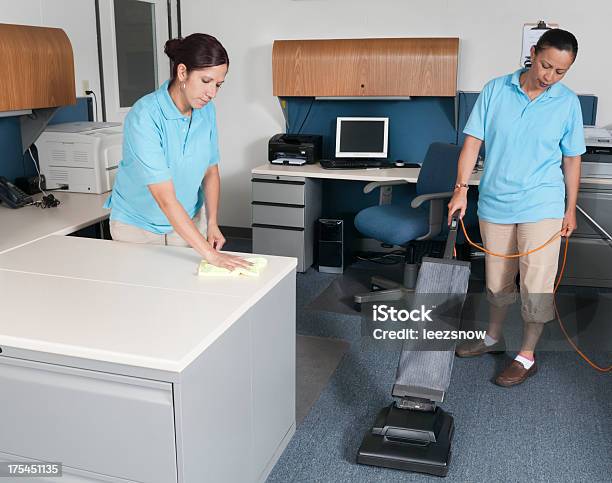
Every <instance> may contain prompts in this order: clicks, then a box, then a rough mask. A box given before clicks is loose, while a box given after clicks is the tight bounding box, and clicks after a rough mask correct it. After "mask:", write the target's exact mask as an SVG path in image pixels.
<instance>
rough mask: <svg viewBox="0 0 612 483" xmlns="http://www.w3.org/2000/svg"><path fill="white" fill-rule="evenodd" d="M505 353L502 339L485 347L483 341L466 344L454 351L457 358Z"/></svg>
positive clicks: (504, 344)
mask: <svg viewBox="0 0 612 483" xmlns="http://www.w3.org/2000/svg"><path fill="white" fill-rule="evenodd" d="M504 352H506V343H505V342H504V339H500V340H498V341H497V342H496V343H495V344H493V345H490V346H486V345H485V343H484V341H483V340H477V341H471V342H466V343H465V344H461V345H460V346H458V347H457V349H455V354H457V356H458V357H476V356H481V355H483V354H487V353H489V354H503V353H504Z"/></svg>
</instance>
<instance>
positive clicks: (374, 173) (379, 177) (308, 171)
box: [251, 163, 480, 185]
mask: <svg viewBox="0 0 612 483" xmlns="http://www.w3.org/2000/svg"><path fill="white" fill-rule="evenodd" d="M420 172H421V168H389V169H381V168H368V169H324V168H322V167H321V165H320V164H319V163H316V164H305V165H303V166H289V165H280V164H271V163H267V164H262V165H261V166H257V167H256V168H254V169H252V170H251V174H260V175H269V176H302V177H304V178H321V179H344V180H352V181H406V182H407V183H416V182H417V179H418V178H419V173H420ZM478 183H480V173H475V174H473V175H472V177H471V178H470V184H471V185H478Z"/></svg>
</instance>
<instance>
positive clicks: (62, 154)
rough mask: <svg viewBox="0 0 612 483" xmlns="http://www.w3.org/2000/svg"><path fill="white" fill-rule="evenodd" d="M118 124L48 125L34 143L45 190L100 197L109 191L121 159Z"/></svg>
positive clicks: (75, 123)
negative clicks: (63, 188) (63, 187)
mask: <svg viewBox="0 0 612 483" xmlns="http://www.w3.org/2000/svg"><path fill="white" fill-rule="evenodd" d="M122 145H123V127H122V125H121V124H120V123H118V122H66V123H61V124H53V125H51V126H48V127H47V128H46V129H45V130H44V131H43V133H42V134H41V135H40V137H39V138H38V140H37V141H36V146H37V148H38V158H39V162H40V171H41V173H42V174H43V175H44V176H45V184H46V187H47V188H49V189H57V188H61V187H62V186H65V187H67V188H65V191H71V192H75V193H96V194H101V193H105V192H107V191H110V190H111V189H112V187H113V183H114V181H115V174H116V173H117V167H118V166H119V162H120V161H121V158H122V151H121V149H122Z"/></svg>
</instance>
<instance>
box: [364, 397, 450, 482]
mask: <svg viewBox="0 0 612 483" xmlns="http://www.w3.org/2000/svg"><path fill="white" fill-rule="evenodd" d="M454 427H455V426H454V420H453V417H452V416H451V415H450V414H448V413H447V412H445V411H443V410H442V409H440V408H439V407H438V408H436V410H435V411H434V412H424V411H414V410H410V409H400V408H398V407H396V406H395V404H392V405H391V406H389V407H386V408H384V409H383V410H382V411H381V412H380V413H379V414H378V417H377V418H376V422H375V423H374V427H373V428H372V430H371V431H370V432H368V433H367V434H366V436H365V437H364V439H363V442H362V443H361V447H360V448H359V453H358V454H357V463H359V464H364V465H372V466H382V467H385V468H393V469H397V470H404V471H414V472H417V473H428V474H430V475H436V476H446V475H447V473H448V466H449V463H450V457H451V440H452V438H453V432H454Z"/></svg>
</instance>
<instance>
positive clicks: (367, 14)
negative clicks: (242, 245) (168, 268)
mask: <svg viewBox="0 0 612 483" xmlns="http://www.w3.org/2000/svg"><path fill="white" fill-rule="evenodd" d="M181 12H182V33H183V35H187V34H189V33H192V32H206V33H209V34H212V35H215V36H216V37H217V38H218V39H219V40H220V41H221V42H222V43H223V44H224V46H225V47H226V49H227V50H228V53H229V56H230V63H231V64H230V71H229V75H228V78H227V82H226V84H225V85H224V87H223V89H222V91H221V92H220V95H219V97H218V98H217V100H216V106H217V112H218V122H219V130H220V149H221V156H222V162H221V170H222V202H221V213H220V222H221V223H222V224H223V225H230V226H244V227H247V226H250V222H251V212H250V170H251V168H253V167H255V166H257V165H259V164H262V163H265V162H266V161H267V140H268V138H269V137H270V136H271V135H272V134H275V133H277V132H281V131H282V130H283V128H284V121H283V117H282V114H281V110H280V106H279V104H278V100H277V99H276V98H275V97H273V96H272V66H271V63H272V42H273V41H274V40H275V39H311V38H312V39H314V38H367V37H443V36H446V37H450V36H453V37H455V36H456V37H459V38H460V39H461V40H460V55H459V78H458V88H459V89H460V90H472V91H474V90H480V89H481V88H482V86H483V84H484V83H485V82H486V81H487V80H489V79H491V78H492V77H496V76H499V75H503V74H506V73H509V72H512V71H514V70H515V69H517V68H518V67H519V60H520V55H521V33H522V25H523V24H524V23H530V22H536V21H537V20H539V19H544V20H546V21H549V22H558V23H559V24H560V26H561V28H565V29H566V30H569V31H571V32H572V33H574V35H576V37H577V38H578V44H579V54H578V58H577V60H576V63H575V65H574V67H573V68H572V70H571V71H570V72H569V73H568V74H567V76H566V78H565V83H566V84H567V85H568V86H569V87H571V88H572V89H573V90H575V91H576V92H578V93H581V94H596V95H597V96H598V97H599V106H598V116H597V117H598V123H599V124H609V123H612V90H611V89H610V87H609V86H610V79H611V78H612V62H611V61H610V60H609V58H608V57H609V51H610V45H611V40H610V35H609V33H607V32H608V31H609V23H610V20H611V19H612V2H611V1H609V0H591V1H590V2H588V3H583V2H576V1H575V0H547V1H545V0H514V1H512V2H499V1H491V0H464V1H458V0H427V1H417V0H224V1H222V2H212V1H206V2H204V1H202V0H181Z"/></svg>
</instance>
